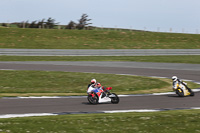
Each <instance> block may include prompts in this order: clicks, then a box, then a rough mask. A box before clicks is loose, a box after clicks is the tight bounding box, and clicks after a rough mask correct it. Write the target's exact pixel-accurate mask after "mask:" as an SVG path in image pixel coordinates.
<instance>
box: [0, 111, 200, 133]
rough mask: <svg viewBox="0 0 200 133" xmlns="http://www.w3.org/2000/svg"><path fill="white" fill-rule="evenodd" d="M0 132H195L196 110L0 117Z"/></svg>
mask: <svg viewBox="0 0 200 133" xmlns="http://www.w3.org/2000/svg"><path fill="white" fill-rule="evenodd" d="M0 132H12V133H28V132H30V133H37V132H43V133H47V132H48V133H55V132H57V133H69V132H70V133H72V132H73V133H88V132H89V133H93V132H97V133H100V132H115V133H122V132H123V133H128V132H137V133H139V132H141V133H161V132H162V133H170V132H176V133H194V132H195V133H196V132H200V111H199V110H178V111H163V112H153V113H115V114H81V115H60V116H44V117H27V118H9V119H0Z"/></svg>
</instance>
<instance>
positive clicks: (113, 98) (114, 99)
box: [109, 93, 119, 104]
mask: <svg viewBox="0 0 200 133" xmlns="http://www.w3.org/2000/svg"><path fill="white" fill-rule="evenodd" d="M109 97H110V99H111V103H113V104H118V103H119V97H118V96H117V94H115V93H111V95H110V96H109Z"/></svg>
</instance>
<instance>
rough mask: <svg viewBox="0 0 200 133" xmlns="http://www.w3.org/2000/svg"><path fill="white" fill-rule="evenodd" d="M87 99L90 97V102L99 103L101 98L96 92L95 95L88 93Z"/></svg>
mask: <svg viewBox="0 0 200 133" xmlns="http://www.w3.org/2000/svg"><path fill="white" fill-rule="evenodd" d="M87 99H88V101H89V103H90V104H97V103H98V101H99V98H98V96H97V95H96V94H95V95H94V96H92V95H88V97H87Z"/></svg>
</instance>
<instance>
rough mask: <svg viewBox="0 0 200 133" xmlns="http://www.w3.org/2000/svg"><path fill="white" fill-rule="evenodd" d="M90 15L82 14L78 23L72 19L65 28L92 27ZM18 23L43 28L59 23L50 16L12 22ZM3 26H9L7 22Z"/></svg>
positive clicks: (27, 26) (26, 26) (18, 24)
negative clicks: (29, 20) (37, 19)
mask: <svg viewBox="0 0 200 133" xmlns="http://www.w3.org/2000/svg"><path fill="white" fill-rule="evenodd" d="M88 17H89V16H88V15H87V14H82V16H81V18H80V19H79V20H78V23H76V22H74V21H70V22H69V23H68V24H67V25H65V26H64V27H62V28H64V29H79V30H82V29H91V28H92V27H91V26H90V25H91V24H92V23H90V21H91V19H89V18H88ZM12 24H15V25H17V27H19V28H43V29H54V28H55V27H56V26H58V23H56V20H55V19H53V18H51V17H49V18H48V19H47V20H46V19H42V20H39V21H32V22H31V23H29V22H28V21H23V22H15V23H12ZM2 26H4V27H8V25H7V24H6V23H2Z"/></svg>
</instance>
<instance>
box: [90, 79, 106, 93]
mask: <svg viewBox="0 0 200 133" xmlns="http://www.w3.org/2000/svg"><path fill="white" fill-rule="evenodd" d="M90 87H91V88H90ZM89 88H90V89H89ZM95 88H99V89H102V90H103V91H104V92H107V90H106V87H105V86H101V84H100V83H99V82H98V83H97V81H96V79H92V80H91V82H90V84H89V85H88V89H87V93H90V92H92V90H93V89H95Z"/></svg>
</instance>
